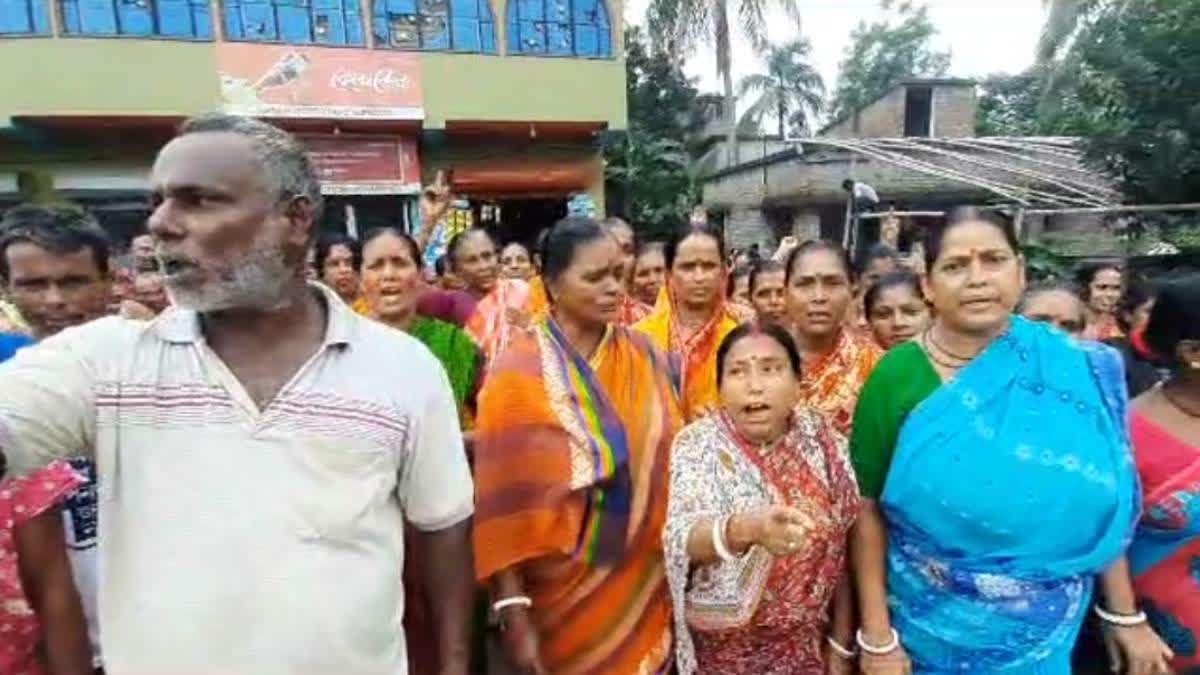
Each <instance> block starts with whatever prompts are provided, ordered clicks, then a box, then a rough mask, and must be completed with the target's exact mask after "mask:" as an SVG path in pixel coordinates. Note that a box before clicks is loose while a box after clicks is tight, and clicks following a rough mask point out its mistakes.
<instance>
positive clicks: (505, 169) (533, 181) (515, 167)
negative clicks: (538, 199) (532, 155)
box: [453, 158, 600, 197]
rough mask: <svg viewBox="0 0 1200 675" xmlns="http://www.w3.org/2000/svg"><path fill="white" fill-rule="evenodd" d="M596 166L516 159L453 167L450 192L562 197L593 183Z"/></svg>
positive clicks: (587, 160)
mask: <svg viewBox="0 0 1200 675" xmlns="http://www.w3.org/2000/svg"><path fill="white" fill-rule="evenodd" d="M599 171H600V165H599V163H598V162H597V161H596V160H595V159H592V158H579V159H569V160H565V159H559V160H550V159H520V160H508V161H500V160H497V161H493V162H487V163H477V164H468V165H458V166H455V167H454V178H453V183H454V186H453V187H454V191H455V192H456V193H459V194H463V195H470V196H473V197H488V196H500V195H504V196H508V195H522V196H535V195H566V194H570V193H572V192H579V191H582V190H586V189H587V188H588V187H589V186H591V185H592V184H594V183H595V181H596V178H597V173H598V172H599Z"/></svg>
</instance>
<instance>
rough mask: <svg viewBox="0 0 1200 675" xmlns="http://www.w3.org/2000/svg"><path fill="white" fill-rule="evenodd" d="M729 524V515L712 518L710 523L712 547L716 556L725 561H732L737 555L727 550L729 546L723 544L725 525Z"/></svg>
mask: <svg viewBox="0 0 1200 675" xmlns="http://www.w3.org/2000/svg"><path fill="white" fill-rule="evenodd" d="M727 525H729V516H725V517H724V518H715V519H713V524H712V542H713V549H714V550H716V552H717V557H718V558H720V559H721V560H724V561H725V562H733V561H735V560H737V557H736V556H734V555H733V554H732V553H730V552H729V548H728V547H727V546H725V527H726V526H727Z"/></svg>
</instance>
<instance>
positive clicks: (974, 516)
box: [851, 209, 1169, 675]
mask: <svg viewBox="0 0 1200 675" xmlns="http://www.w3.org/2000/svg"><path fill="white" fill-rule="evenodd" d="M928 234H929V236H928V240H927V242H926V246H925V251H926V257H927V260H926V262H927V265H928V272H927V276H926V278H925V279H924V286H925V293H926V296H927V297H928V298H930V300H931V302H932V303H933V304H934V307H935V309H936V311H937V318H936V320H935V321H934V323H933V325H931V326H930V327H929V328H928V329H926V330H925V331H924V332H923V333H921V334H920V335H918V336H917V337H916V338H914V339H913V340H911V341H909V342H906V343H902V344H901V345H898V346H896V347H895V348H893V349H892V350H891V351H890V352H889V353H888V354H887V356H886V357H885V358H884V359H883V360H882V361H881V362H880V364H879V366H878V367H877V368H876V370H875V372H874V373H873V374H872V376H871V378H870V379H869V380H868V381H867V384H866V386H865V387H864V389H863V392H862V396H861V398H860V400H859V404H858V408H857V410H856V413H855V418H854V424H853V430H852V435H851V458H852V461H853V464H854V467H855V471H856V473H857V475H858V480H859V485H860V490H861V492H862V495H863V497H864V498H865V499H864V508H863V511H862V513H861V514H860V516H859V520H858V523H857V524H856V525H855V528H854V532H853V534H852V542H851V547H852V558H853V565H854V572H855V578H856V582H857V587H858V596H859V603H860V609H861V626H862V628H861V630H860V631H859V633H858V646H859V648H860V651H861V666H862V669H863V672H865V673H867V674H868V675H880V674H884V673H887V674H891V673H906V672H917V673H955V672H965V673H972V674H982V673H1020V674H1021V675H1069V673H1070V672H1071V670H1070V654H1071V648H1072V646H1073V645H1074V642H1075V639H1076V637H1077V635H1078V632H1079V628H1080V625H1081V623H1082V621H1083V618H1084V616H1085V615H1086V613H1087V611H1088V607H1089V606H1090V601H1091V597H1092V591H1093V585H1094V581H1093V580H1094V578H1095V577H1096V576H1100V577H1101V586H1102V587H1103V595H1104V599H1103V601H1101V602H1100V603H1099V605H1098V606H1099V607H1100V608H1101V609H1100V612H1101V613H1102V614H1103V615H1104V616H1105V617H1107V619H1108V621H1109V623H1111V624H1113V626H1114V629H1113V630H1112V635H1113V638H1114V641H1115V643H1116V644H1117V645H1118V646H1119V647H1120V650H1121V652H1122V655H1123V656H1124V657H1125V659H1126V660H1127V662H1128V664H1129V666H1130V672H1133V673H1138V674H1139V675H1140V674H1142V673H1158V672H1162V673H1166V672H1168V671H1167V670H1166V667H1167V666H1166V661H1167V659H1168V658H1169V650H1168V649H1167V648H1166V646H1165V645H1163V643H1162V642H1161V641H1160V640H1159V639H1158V637H1157V635H1155V634H1154V632H1153V631H1152V630H1151V629H1150V628H1149V626H1148V624H1147V623H1146V621H1145V615H1144V614H1141V613H1139V612H1138V611H1137V608H1136V606H1135V603H1134V596H1133V591H1132V587H1131V583H1130V579H1129V570H1128V565H1127V564H1126V563H1125V560H1124V557H1123V553H1124V550H1125V547H1126V546H1127V545H1128V543H1129V539H1130V537H1131V536H1132V533H1133V527H1134V524H1135V522H1136V520H1137V517H1138V507H1139V500H1140V496H1139V491H1138V485H1137V475H1136V470H1135V467H1134V464H1133V458H1132V454H1131V452H1130V448H1129V442H1128V433H1127V430H1126V422H1125V414H1126V411H1125V407H1126V395H1125V389H1124V380H1123V372H1122V368H1121V362H1120V357H1119V356H1117V355H1116V354H1115V352H1112V351H1110V350H1107V349H1105V348H1103V347H1100V346H1098V345H1097V346H1095V347H1081V346H1080V345H1079V344H1078V343H1076V342H1075V341H1073V340H1072V339H1071V338H1069V337H1067V336H1066V335H1065V334H1063V333H1061V332H1059V331H1057V330H1055V329H1053V328H1051V327H1048V326H1045V325H1041V324H1035V323H1032V322H1029V321H1026V320H1024V319H1022V318H1019V317H1013V316H1012V314H1011V313H1012V309H1013V306H1014V305H1015V304H1016V301H1017V298H1018V296H1019V295H1020V291H1021V287H1022V286H1023V285H1024V272H1023V264H1022V260H1021V257H1020V254H1019V252H1018V246H1017V241H1016V236H1015V234H1014V233H1013V229H1012V226H1011V224H1010V223H1009V222H1008V221H1007V220H1006V219H1004V218H1002V217H1000V216H998V215H996V214H989V213H980V212H977V211H974V210H969V209H966V210H958V211H954V212H951V213H950V214H948V215H947V218H946V220H945V221H944V222H942V223H940V224H938V225H937V226H935V227H932V228H930V231H929V233H928Z"/></svg>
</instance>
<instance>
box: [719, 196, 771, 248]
mask: <svg viewBox="0 0 1200 675" xmlns="http://www.w3.org/2000/svg"><path fill="white" fill-rule="evenodd" d="M751 244H758V249H759V250H760V251H774V250H775V247H776V246H777V245H778V242H776V241H775V235H774V232H772V228H771V225H770V223H768V222H767V219H766V217H764V216H763V212H762V209H760V208H758V207H756V206H740V207H736V208H732V209H730V210H729V214H728V215H727V216H726V217H725V246H726V247H728V248H731V249H732V248H743V249H744V248H749V247H750V245H751Z"/></svg>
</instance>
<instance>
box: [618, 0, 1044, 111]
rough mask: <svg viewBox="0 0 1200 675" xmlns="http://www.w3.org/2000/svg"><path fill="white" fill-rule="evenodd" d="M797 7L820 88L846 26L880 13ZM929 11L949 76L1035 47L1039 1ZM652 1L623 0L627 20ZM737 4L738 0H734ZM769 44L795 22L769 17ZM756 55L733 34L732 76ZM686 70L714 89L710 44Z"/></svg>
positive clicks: (638, 19)
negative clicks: (946, 55) (946, 54)
mask: <svg viewBox="0 0 1200 675" xmlns="http://www.w3.org/2000/svg"><path fill="white" fill-rule="evenodd" d="M796 1H797V3H798V5H799V7H800V14H801V19H802V22H801V25H800V27H799V30H800V32H802V33H803V34H804V35H805V36H807V37H808V38H809V40H811V41H812V45H813V60H814V61H815V65H816V67H817V69H818V70H819V71H820V72H821V75H822V76H824V78H825V86H826V88H827V89H829V90H830V91H832V90H833V87H834V84H835V83H836V82H837V66H838V62H839V61H840V60H841V58H842V53H843V51H844V50H845V48H846V45H847V43H848V42H849V40H850V31H852V30H853V29H854V26H855V25H856V24H857V23H858V22H859V21H860V20H867V21H872V20H874V19H877V18H880V17H883V16H885V13H884V12H883V11H882V10H881V9H880V5H879V0H796ZM924 4H926V5H927V6H928V7H929V16H930V19H932V21H933V23H934V25H935V26H937V29H938V33H939V35H938V38H937V40H936V41H935V45H936V46H937V47H938V48H940V49H949V50H950V52H951V63H950V70H949V73H948V74H949V75H952V76H956V77H976V76H983V75H988V74H990V73H997V72H1006V73H1015V72H1018V71H1020V70H1023V69H1024V68H1025V67H1027V66H1029V65H1030V64H1031V63H1032V62H1033V56H1034V48H1035V46H1036V44H1037V37H1038V32H1039V30H1040V29H1041V25H1042V0H928V1H927V2H925V3H924ZM647 5H649V0H626V5H625V21H626V23H629V24H638V25H642V24H644V23H645V15H646V7H647ZM730 5H731V7H736V0H731V2H730ZM768 25H769V26H770V34H769V35H768V37H769V38H770V40H771V41H772V42H784V41H786V40H787V39H789V38H791V37H792V36H793V35H794V34H795V32H796V30H797V28H796V26H795V25H794V24H793V23H792V22H791V21H790V20H789V19H788V18H787V16H786V15H784V14H782V13H779V14H776V15H771V16H770V17H769V21H768ZM758 64H759V58H758V57H756V56H755V54H754V51H753V50H752V49H751V48H750V46H749V44H747V43H746V41H745V40H744V39H742V38H741V37H740V35H736V34H735V38H734V53H733V74H734V82H735V83H736V82H737V79H738V78H739V77H741V76H742V75H745V74H747V73H751V72H754V71H755V70H758V69H759V66H758ZM686 70H687V73H688V75H690V76H694V77H697V78H699V84H700V88H701V89H703V90H706V91H719V90H720V86H721V85H720V80H719V79H718V78H717V73H716V59H715V58H714V57H713V55H712V48H711V47H707V46H706V47H701V48H700V49H699V50H698V51H697V53H696V54H694V55H693V56H692V57H691V58H690V59H689V61H688V63H687V67H686Z"/></svg>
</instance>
